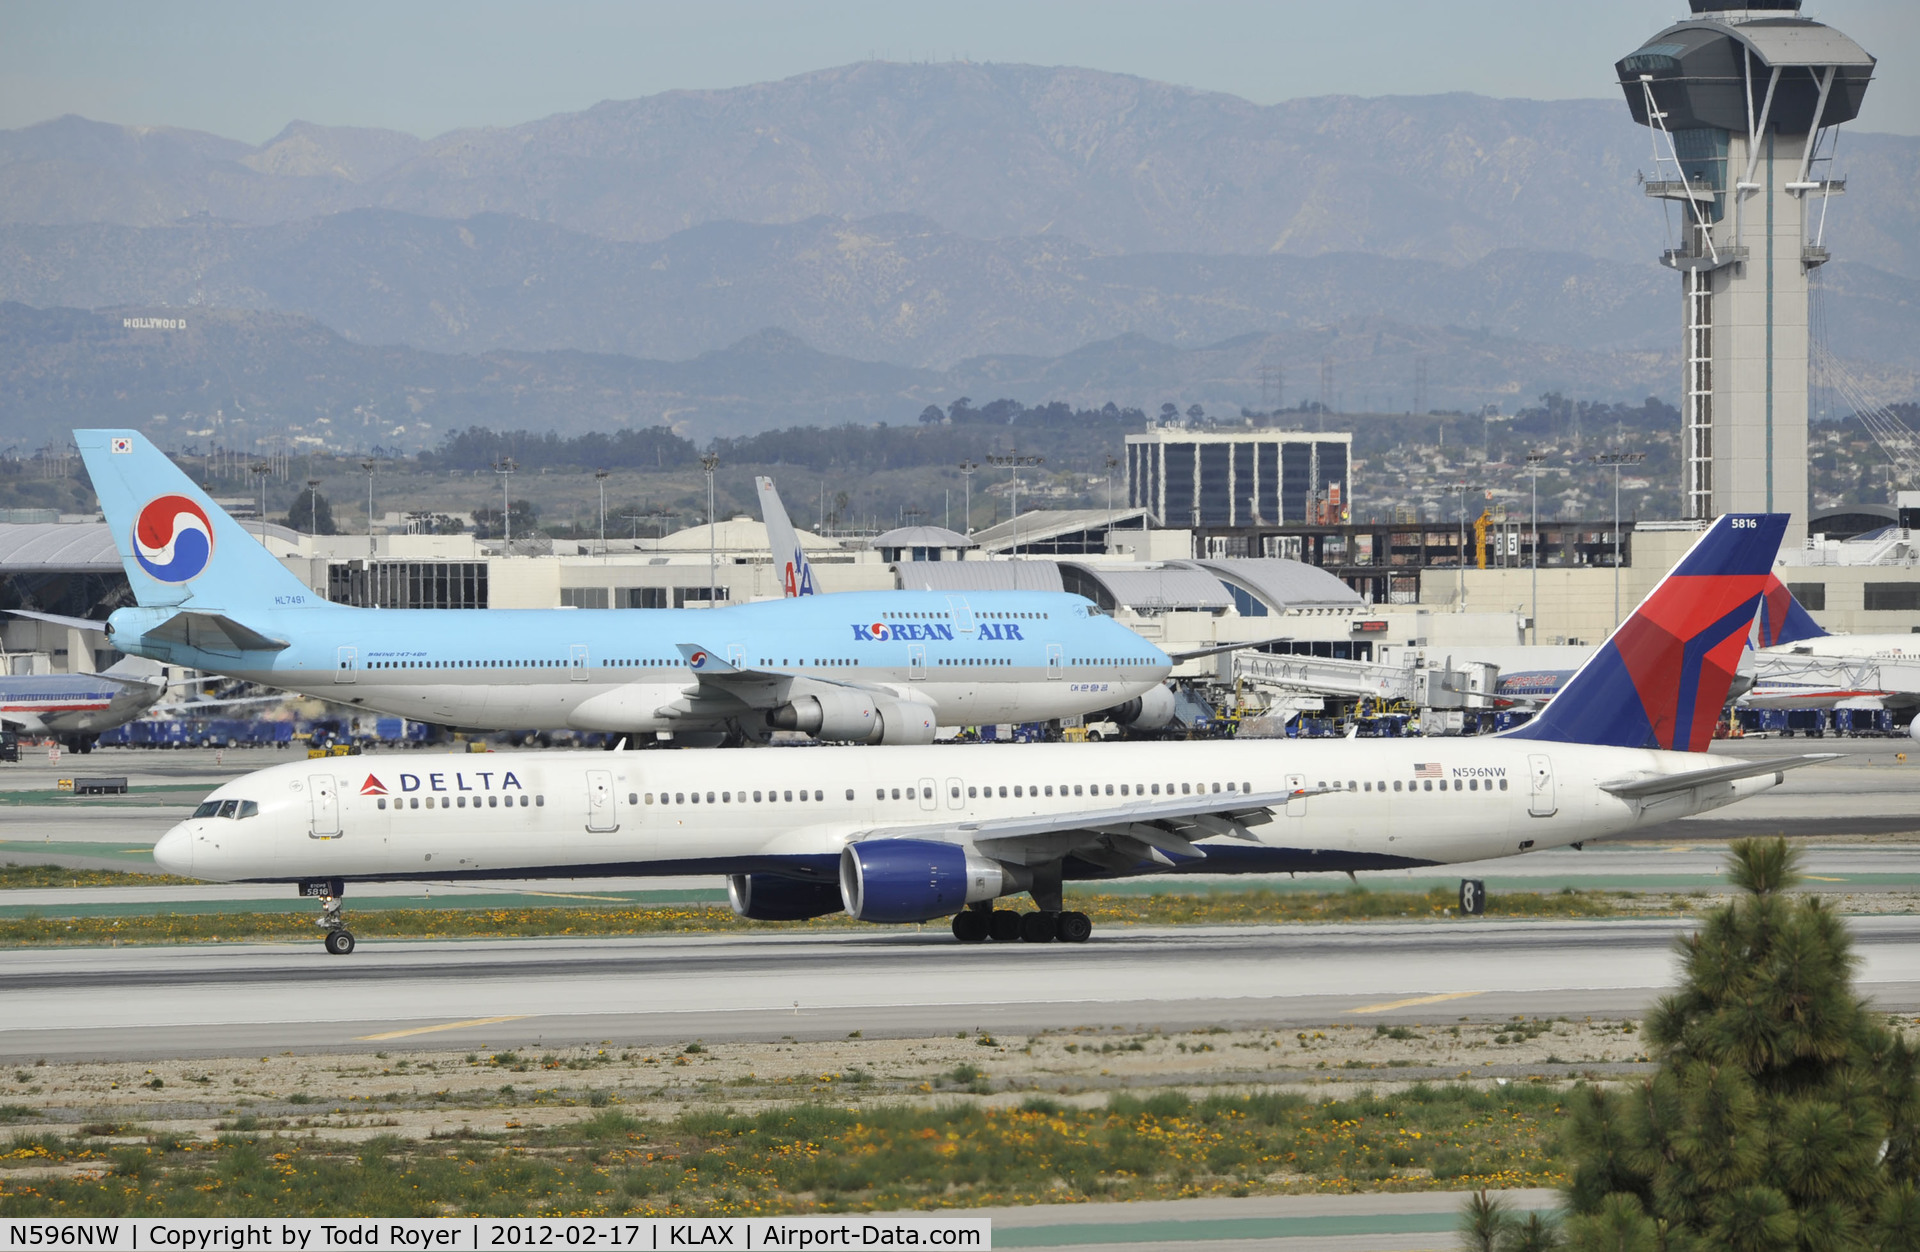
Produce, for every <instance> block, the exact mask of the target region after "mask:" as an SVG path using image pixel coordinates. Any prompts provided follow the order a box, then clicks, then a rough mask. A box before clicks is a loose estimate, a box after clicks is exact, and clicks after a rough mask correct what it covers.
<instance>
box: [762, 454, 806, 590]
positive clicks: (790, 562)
mask: <svg viewBox="0 0 1920 1252" xmlns="http://www.w3.org/2000/svg"><path fill="white" fill-rule="evenodd" d="M753 485H754V486H755V487H757V488H759V490H760V516H761V517H762V518H763V519H765V521H766V523H767V543H768V544H769V546H771V547H772V548H773V563H774V565H776V566H777V567H779V570H780V586H781V587H782V588H784V590H785V593H786V595H787V596H788V597H789V598H791V597H793V596H810V595H812V594H813V593H814V592H815V591H816V590H818V588H816V587H815V586H814V585H813V566H811V565H809V564H807V554H806V552H805V550H804V549H802V548H801V546H800V536H799V535H798V534H796V533H795V532H794V529H793V523H792V522H791V521H789V520H788V519H787V506H786V505H784V504H782V503H780V493H779V492H777V491H775V490H774V489H773V479H771V478H756V479H754V480H753Z"/></svg>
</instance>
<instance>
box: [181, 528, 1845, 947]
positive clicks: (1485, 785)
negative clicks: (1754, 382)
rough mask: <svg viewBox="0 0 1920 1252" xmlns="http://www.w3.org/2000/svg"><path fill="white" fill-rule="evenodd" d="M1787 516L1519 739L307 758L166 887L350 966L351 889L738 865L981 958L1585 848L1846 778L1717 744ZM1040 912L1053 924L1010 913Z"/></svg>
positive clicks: (193, 851)
mask: <svg viewBox="0 0 1920 1252" xmlns="http://www.w3.org/2000/svg"><path fill="white" fill-rule="evenodd" d="M1786 521H1787V519H1786V516H1785V515H1784V514H1773V515H1755V514H1729V515H1727V516H1725V517H1722V518H1721V519H1720V520H1719V521H1718V522H1716V523H1715V524H1714V525H1713V527H1712V528H1711V529H1710V530H1708V531H1707V533H1706V534H1704V535H1702V536H1701V537H1700V540H1699V542H1698V543H1696V544H1695V545H1694V546H1693V549H1692V550H1691V551H1689V552H1688V553H1687V555H1686V556H1685V557H1684V558H1683V559H1682V560H1681V562H1680V564H1679V565H1678V566H1676V567H1675V568H1674V570H1673V572H1672V573H1670V574H1668V575H1667V577H1666V578H1665V579H1664V580H1663V581H1662V582H1661V583H1660V585H1659V586H1658V587H1656V588H1655V589H1654V591H1653V594H1652V595H1650V596H1649V597H1648V598H1647V600H1646V602H1645V603H1644V604H1642V605H1641V606H1640V608H1639V609H1638V611H1636V612H1635V613H1634V614H1633V616H1632V617H1630V618H1629V619H1628V620H1627V621H1626V622H1625V623H1623V624H1622V625H1621V627H1620V629H1618V630H1617V631H1615V632H1614V633H1613V636H1612V637H1611V638H1610V639H1608V640H1607V642H1606V643H1605V644H1604V645H1602V647H1601V648H1600V649H1599V651H1597V652H1596V653H1594V655H1593V657H1592V659H1590V660H1589V661H1588V662H1587V663H1586V665H1585V666H1584V667H1583V668H1582V669H1581V670H1580V672H1579V673H1578V674H1577V675H1575V677H1574V679H1573V681H1572V682H1570V683H1568V684H1567V687H1566V690H1565V691H1564V692H1563V693H1562V694H1561V698H1559V699H1557V700H1555V701H1554V702H1553V703H1552V704H1551V705H1549V706H1548V707H1547V709H1546V711H1545V712H1544V713H1542V714H1541V715H1540V716H1539V717H1537V718H1535V719H1534V720H1533V721H1531V722H1529V723H1528V724H1527V725H1526V726H1523V727H1521V728H1520V729H1519V730H1517V731H1512V732H1509V733H1507V734H1503V735H1494V736H1487V737H1474V738H1458V739H1440V740H1434V739H1353V740H1334V741H1326V742H1306V741H1293V740H1247V741H1244V742H1231V741H1230V742H1215V743H1191V742H1189V743H1176V742H1147V743H1123V744H1112V745H1101V746H1098V747H1096V746H1091V745H1077V744H1060V745H1035V746H1024V747H1013V746H1007V747H985V748H977V749H968V750H966V751H959V750H957V749H953V748H945V747H936V746H927V747H916V746H908V747H897V748H886V747H883V748H874V749H871V750H867V751H860V752H855V751H851V750H849V749H846V748H829V747H823V748H803V749H795V750H790V751H780V752H751V753H742V752H707V751H700V750H697V749H696V750H692V751H687V752H677V753H674V754H673V755H672V756H671V757H663V756H662V755H660V754H658V753H630V752H619V753H605V752H503V753H493V754H491V755H488V756H484V757H474V756H467V755H464V754H463V755H459V756H441V757H437V758H436V757H431V756H421V755H419V754H418V753H409V754H407V755H406V757H405V758H404V759H402V758H398V757H386V758H382V757H378V756H372V757H351V758H348V757H341V758H336V759H331V760H327V761H295V762H290V763H288V764H285V765H276V766H273V767H271V768H268V769H264V770H261V771H259V772H258V773H255V774H250V775H248V776H246V777H245V778H237V779H235V780H234V781H232V782H230V783H227V784H225V785H223V786H221V787H220V788H219V789H218V790H216V791H214V792H213V793H212V794H211V795H209V796H208V797H207V799H206V801H205V802H204V803H202V804H201V805H200V806H199V808H197V809H195V810H194V813H193V815H192V816H191V817H190V818H188V819H187V820H186V821H183V822H181V823H180V824H179V825H177V826H175V827H173V828H172V829H171V830H169V831H168V832H167V833H166V834H165V835H163V836H162V837H161V839H160V841H159V843H158V844H157V845H156V846H155V848H154V850H153V856H154V860H155V861H156V862H157V863H158V864H159V865H160V867H161V868H162V869H165V870H167V871H168V872H170V873H176V874H190V875H192V876H194V877H196V878H206V879H213V880H217V881H222V882H280V883H294V884H298V886H299V889H300V890H301V892H302V893H303V894H307V895H311V896H317V897H320V898H321V900H322V905H321V909H322V913H321V916H320V918H319V921H320V924H321V925H322V926H324V927H325V928H326V933H327V939H326V948H327V951H329V952H332V953H334V954H335V955H345V954H346V953H349V952H351V951H352V950H353V947H354V939H353V935H352V933H351V932H350V931H349V930H348V929H347V926H346V921H345V918H344V916H343V907H342V898H343V896H344V894H345V892H346V891H347V890H348V886H347V884H349V883H353V882H407V881H414V882H417V881H423V880H424V881H434V880H446V879H464V880H478V879H486V878H519V877H593V876H610V875H620V876H624V875H629V874H726V875H728V876H729V880H730V881H729V895H730V896H731V898H732V901H733V905H734V908H735V910H736V911H738V912H739V913H740V914H742V915H743V916H746V917H750V918H755V919H761V920H767V921H779V920H793V919H798V918H805V917H818V916H822V915H825V914H828V913H838V912H840V911H842V910H845V911H846V912H847V913H849V914H851V915H852V916H853V917H855V918H858V919H859V920H861V921H869V922H923V921H932V920H934V919H936V918H949V917H950V918H952V919H953V923H952V924H953V933H954V936H955V937H956V938H958V939H960V940H962V941H964V942H977V941H981V940H986V939H999V940H1013V939H1019V940H1025V941H1028V942H1035V943H1044V942H1049V941H1053V940H1065V941H1067V942H1072V943H1077V942H1082V941H1084V940H1086V939H1087V938H1088V936H1089V935H1090V934H1091V932H1092V923H1091V922H1089V921H1088V919H1087V917H1086V915H1085V914H1082V913H1077V912H1071V911H1066V910H1065V909H1064V907H1063V906H1064V901H1063V899H1062V894H1061V893H1062V884H1063V883H1065V882H1068V881H1071V880H1074V879H1100V878H1119V877H1126V876H1129V875H1135V874H1167V873H1176V874H1237V873H1276V872H1281V873H1284V872H1312V871H1321V872H1333V873H1341V872H1353V871H1358V870H1375V869H1399V868H1407V867H1412V866H1430V865H1444V864H1448V863H1450V862H1461V861H1476V860H1483V859H1486V858H1490V857H1499V856H1513V855H1516V854H1518V853H1522V852H1527V851H1529V850H1532V849H1537V848H1552V847H1560V846H1564V845H1567V844H1578V843H1580V842H1581V841H1583V840H1587V839H1594V838H1598V837H1600V836H1602V835H1609V834H1618V833H1620V832H1622V831H1627V830H1631V829H1634V828H1635V827H1641V826H1648V825H1652V824H1655V823H1658V822H1666V821H1671V820H1673V819H1674V818H1679V817H1687V816H1690V815H1692V814H1694V813H1702V812H1705V811H1707V810H1709V809H1716V808H1719V807H1720V806H1722V805H1725V804H1731V803H1733V802H1734V801H1736V800H1739V799H1741V798H1743V797H1745V796H1750V795H1754V794H1756V793H1758V792H1761V791H1765V790H1767V789H1768V788H1770V787H1774V786H1777V785H1778V784H1779V783H1780V781H1781V779H1782V776H1783V773H1784V771H1786V770H1789V769H1792V768H1795V767H1796V766H1801V765H1810V764H1814V763H1816V762H1818V761H1822V760H1829V759H1831V757H1830V756H1818V755H1809V756H1800V757H1787V758H1781V757H1775V758H1773V759H1770V760H1759V761H1752V760H1740V759H1738V758H1735V757H1729V756H1718V755H1716V756H1709V755H1707V753H1706V749H1707V746H1708V744H1709V743H1710V742H1711V740H1712V738H1713V730H1714V726H1715V724H1716V723H1717V722H1718V721H1719V719H1720V711H1721V708H1722V706H1723V705H1724V704H1725V702H1726V698H1727V690H1728V687H1729V685H1730V684H1731V683H1732V681H1733V675H1734V670H1735V668H1736V667H1737V666H1738V664H1739V661H1740V655H1741V653H1742V652H1743V651H1744V650H1745V648H1746V646H1747V634H1748V630H1749V628H1750V627H1751V626H1752V625H1753V619H1754V613H1755V610H1756V608H1757V606H1758V604H1759V601H1760V598H1761V595H1762V592H1763V589H1764V585H1765V582H1766V579H1767V577H1768V571H1769V569H1770V567H1771V565H1772V563H1773V557H1774V552H1775V550H1776V549H1777V548H1778V547H1779V543H1780V536H1781V534H1782V533H1783V532H1784V530H1785V528H1786ZM817 598H818V597H817ZM1022 893H1024V894H1028V895H1030V896H1031V897H1032V899H1033V902H1034V904H1035V905H1036V906H1037V909H1036V911H1034V912H1029V913H1018V912H1015V911H1014V910H1012V909H1010V908H1006V907H1004V906H1002V907H996V903H995V902H996V901H998V900H1001V899H1003V898H1004V897H1008V896H1012V895H1016V894H1022ZM1467 894H1468V888H1467V887H1466V886H1463V889H1462V895H1463V902H1464V903H1467V904H1468V905H1469V907H1471V906H1472V905H1473V904H1474V903H1476V902H1477V901H1473V900H1466V899H1465V897H1466V895H1467Z"/></svg>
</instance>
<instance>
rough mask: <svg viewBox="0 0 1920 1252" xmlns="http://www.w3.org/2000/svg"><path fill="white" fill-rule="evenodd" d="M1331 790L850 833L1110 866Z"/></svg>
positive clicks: (1188, 844) (1186, 847) (1192, 854)
mask: <svg viewBox="0 0 1920 1252" xmlns="http://www.w3.org/2000/svg"><path fill="white" fill-rule="evenodd" d="M1332 790H1333V789H1332V788H1330V787H1328V788H1301V789H1299V790H1296V791H1256V792H1230V793H1224V794H1222V793H1216V794H1211V795H1204V796H1192V797H1182V798H1180V799H1178V800H1153V801H1146V800H1138V801H1134V802H1132V803H1128V802H1126V801H1122V802H1120V803H1118V804H1112V803H1109V804H1105V805H1101V804H1092V805H1089V806H1088V807H1086V808H1084V809H1078V810H1074V811H1070V812H1065V813H1048V814H1043V815H1037V816H1032V817H1006V818H995V819H991V820H987V821H963V822H951V821H949V822H940V821H930V822H920V823H915V824H912V825H903V826H880V827H875V828H873V829H871V830H863V831H859V832H857V833H856V834H855V835H854V836H853V838H854V839H855V840H867V839H916V838H917V839H937V840H940V841H942V842H948V843H968V844H971V845H972V846H973V847H974V848H975V849H977V850H978V851H979V852H980V853H981V854H982V855H985V856H990V857H992V858H993V859H995V860H997V861H1005V862H1008V863H1010V864H1015V865H1030V864H1043V863H1045V862H1048V861H1055V860H1059V859H1060V858H1061V857H1062V856H1077V857H1079V858H1081V859H1082V860H1085V861H1091V862H1093V863H1094V864H1096V865H1101V866H1104V867H1106V868H1109V869H1115V870H1120V869H1126V868H1130V867H1132V866H1134V865H1137V864H1139V863H1140V862H1141V861H1143V860H1150V861H1157V862H1158V863H1160V864H1162V865H1174V864H1177V863H1178V862H1177V861H1176V860H1175V859H1174V858H1176V857H1177V858H1180V859H1183V860H1196V859H1199V858H1201V857H1204V856H1206V854H1207V852H1206V849H1205V848H1202V847H1198V846H1196V841H1197V840H1200V839H1206V838H1209V837H1211V836H1214V835H1225V836H1229V837H1231V838H1235V839H1245V840H1249V841H1254V842H1258V840H1259V836H1257V835H1255V834H1254V833H1253V832H1252V831H1251V830H1249V829H1248V828H1249V827H1252V826H1259V825H1262V824H1264V823H1266V822H1270V821H1272V820H1273V814H1272V812H1271V810H1272V809H1274V808H1278V807H1280V806H1282V805H1285V804H1286V803H1287V802H1288V801H1289V800H1300V799H1305V798H1306V797H1308V796H1313V795H1324V794H1327V793H1329V792H1331V791H1332Z"/></svg>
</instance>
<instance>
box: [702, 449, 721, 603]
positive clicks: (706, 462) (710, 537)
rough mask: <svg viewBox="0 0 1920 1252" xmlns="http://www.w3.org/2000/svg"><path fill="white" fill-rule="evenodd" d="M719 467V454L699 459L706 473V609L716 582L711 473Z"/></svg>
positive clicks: (711, 454) (708, 454) (716, 566)
mask: <svg viewBox="0 0 1920 1252" xmlns="http://www.w3.org/2000/svg"><path fill="white" fill-rule="evenodd" d="M719 465H720V454H719V453H717V452H709V453H707V454H706V455H705V456H703V457H701V458H700V468H701V469H704V470H705V471H707V607H708V608H712V607H713V584H714V582H715V581H716V580H717V577H718V575H717V573H716V571H717V568H718V562H717V560H716V559H715V557H714V531H713V471H714V470H715V469H716V468H718V467H719Z"/></svg>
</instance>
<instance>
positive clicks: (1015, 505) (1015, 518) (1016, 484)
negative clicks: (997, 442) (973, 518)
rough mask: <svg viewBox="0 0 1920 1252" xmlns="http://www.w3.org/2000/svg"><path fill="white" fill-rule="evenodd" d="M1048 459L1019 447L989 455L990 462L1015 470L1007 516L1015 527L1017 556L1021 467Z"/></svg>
mask: <svg viewBox="0 0 1920 1252" xmlns="http://www.w3.org/2000/svg"><path fill="white" fill-rule="evenodd" d="M1046 459H1047V458H1045V457H1043V456H1034V455H1031V454H1029V455H1026V456H1022V455H1021V454H1020V449H1019V448H1017V447H1016V448H1014V449H1012V450H1011V451H1009V452H1006V453H1002V454H993V453H990V454H988V456H987V463H988V464H990V465H998V466H1001V467H1003V468H1005V469H1010V470H1012V471H1013V495H1012V502H1011V504H1010V505H1009V506H1008V512H1007V518H1008V524H1009V525H1011V526H1012V527H1013V554H1014V555H1015V556H1019V555H1020V467H1021V466H1022V465H1040V464H1042V463H1044V462H1045V461H1046Z"/></svg>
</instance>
